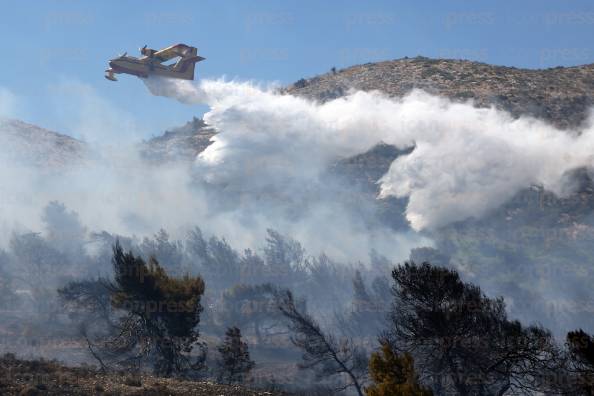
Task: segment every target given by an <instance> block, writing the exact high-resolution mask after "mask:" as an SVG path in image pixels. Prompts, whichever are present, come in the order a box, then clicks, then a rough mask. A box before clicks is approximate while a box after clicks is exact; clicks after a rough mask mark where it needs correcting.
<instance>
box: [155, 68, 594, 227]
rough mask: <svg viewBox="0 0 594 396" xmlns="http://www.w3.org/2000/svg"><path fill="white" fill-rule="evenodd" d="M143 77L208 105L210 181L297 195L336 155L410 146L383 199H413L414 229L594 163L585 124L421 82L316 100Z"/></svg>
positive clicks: (561, 189) (560, 190) (385, 184)
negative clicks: (516, 110) (446, 92)
mask: <svg viewBox="0 0 594 396" xmlns="http://www.w3.org/2000/svg"><path fill="white" fill-rule="evenodd" d="M145 83H146V84H147V86H148V88H149V90H150V91H151V92H152V93H153V94H155V95H162V96H168V97H172V98H175V99H177V100H179V101H181V102H183V103H190V104H197V103H203V104H207V105H208V106H210V108H211V110H210V111H209V112H208V113H207V114H206V115H205V117H204V118H205V120H206V122H207V123H208V124H210V125H211V126H213V127H215V128H216V129H217V130H219V131H220V133H219V134H218V135H216V136H215V137H214V138H213V142H212V144H211V145H210V146H209V147H208V148H207V149H206V150H205V151H204V152H203V153H201V154H200V156H199V157H198V159H197V162H196V167H197V168H198V169H199V170H200V172H201V174H202V175H203V177H204V179H205V180H207V181H210V182H217V183H225V184H228V185H233V186H237V185H242V186H244V188H249V189H252V190H258V191H265V190H267V189H269V188H271V187H272V186H277V187H278V186H285V187H286V190H285V191H284V192H285V193H286V194H287V195H289V196H295V195H297V196H299V192H298V191H297V192H296V191H291V188H293V187H295V186H300V187H301V186H305V185H307V184H308V183H311V182H312V181H315V180H317V179H318V178H319V176H320V174H322V173H323V170H324V169H325V168H326V167H327V166H328V165H329V164H330V163H331V162H332V161H336V160H337V159H338V158H344V157H348V156H352V155H355V154H359V153H362V152H364V151H366V150H368V149H369V148H371V147H372V146H373V145H375V144H377V143H379V142H385V143H388V144H392V145H395V146H397V147H398V148H401V149H405V148H408V147H413V146H414V150H413V151H412V153H411V154H409V155H404V156H400V157H399V158H397V159H396V160H395V161H394V162H393V163H392V164H391V167H390V169H389V171H388V172H387V173H386V174H385V175H384V176H383V177H382V178H381V180H380V181H379V183H380V185H381V194H380V198H381V197H388V196H395V197H406V198H408V206H407V208H406V217H407V219H408V220H409V222H410V224H411V226H412V228H413V229H415V230H424V229H429V230H431V229H437V228H439V227H441V226H443V225H446V224H448V223H451V222H455V221H460V220H464V219H467V218H469V217H480V216H483V215H484V214H486V213H487V212H489V211H490V210H492V209H495V208H497V207H499V206H500V205H501V204H503V203H505V202H506V201H507V200H509V199H510V198H512V197H513V196H514V194H516V193H517V192H518V191H519V190H521V189H523V188H526V187H528V186H530V185H531V184H539V185H543V186H544V187H545V188H547V189H549V190H551V191H553V192H555V193H557V194H559V195H563V194H567V193H568V192H569V191H568V189H567V188H566V186H567V183H566V182H567V180H565V175H566V174H567V172H568V171H570V170H572V169H575V168H578V167H582V166H586V167H590V166H591V165H592V163H593V156H592V152H593V151H592V149H593V148H594V136H593V134H594V130H593V128H592V127H589V128H587V129H585V130H583V131H580V132H579V133H578V132H575V131H574V132H568V131H560V130H557V129H556V128H554V127H552V126H550V125H547V124H546V123H544V122H541V121H539V120H536V119H532V118H520V119H513V118H512V117H511V116H510V115H509V114H507V113H505V112H502V111H499V110H496V109H494V108H489V109H479V108H476V107H474V106H473V105H472V103H453V102H451V101H449V100H447V99H444V98H440V97H436V96H431V95H429V94H427V93H425V92H422V91H413V92H411V93H410V94H409V95H407V96H406V97H404V98H402V99H393V98H388V97H386V96H384V95H382V94H381V93H379V92H353V93H351V94H349V95H347V96H346V97H343V98H339V99H335V100H332V101H330V102H326V103H323V104H319V103H315V102H312V101H308V100H306V99H303V98H298V97H294V96H291V95H281V94H278V93H277V92H275V91H274V90H273V89H262V88H259V87H257V86H254V85H252V84H249V83H236V82H225V81H210V80H205V81H201V82H199V83H193V82H188V81H181V80H163V79H154V78H151V79H147V80H145ZM590 125H591V123H590ZM289 180H290V181H292V182H291V183H287V181H289Z"/></svg>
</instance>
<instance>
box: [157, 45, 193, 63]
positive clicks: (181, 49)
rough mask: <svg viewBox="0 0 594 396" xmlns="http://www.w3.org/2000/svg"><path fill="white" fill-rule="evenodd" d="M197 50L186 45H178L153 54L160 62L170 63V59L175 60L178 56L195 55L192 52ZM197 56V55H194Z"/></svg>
mask: <svg viewBox="0 0 594 396" xmlns="http://www.w3.org/2000/svg"><path fill="white" fill-rule="evenodd" d="M193 50H195V48H194V47H190V46H188V45H185V44H176V45H172V46H171V47H167V48H164V49H162V50H159V51H157V52H155V53H154V54H153V57H154V58H156V59H157V60H159V61H160V62H165V61H168V60H169V59H172V58H175V57H176V56H182V57H183V56H188V55H193V54H192V52H193ZM194 55H195V53H194Z"/></svg>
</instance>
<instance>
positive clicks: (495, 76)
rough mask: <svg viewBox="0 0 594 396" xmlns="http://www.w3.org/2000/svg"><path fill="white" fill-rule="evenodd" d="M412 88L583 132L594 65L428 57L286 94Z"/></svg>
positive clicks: (306, 84) (593, 94) (362, 69)
mask: <svg viewBox="0 0 594 396" xmlns="http://www.w3.org/2000/svg"><path fill="white" fill-rule="evenodd" d="M414 88H420V89H424V90H426V91H428V92H431V93H435V94H439V95H443V96H446V97H449V98H452V99H454V100H462V101H465V100H468V99H472V100H473V101H474V102H475V103H476V105H477V106H483V107H484V106H491V105H495V106H497V107H498V108H501V109H504V110H507V111H509V112H510V113H511V114H513V115H514V116H520V115H522V114H528V115H531V116H535V117H538V118H542V119H544V120H547V121H549V122H551V123H553V124H555V125H557V126H558V127H561V128H569V127H579V126H580V125H582V124H583V122H584V121H585V119H586V117H587V113H588V110H589V108H590V107H591V106H592V105H594V64H590V65H583V66H576V67H567V68H564V67H556V68H552V69H542V70H533V69H518V68H515V67H505V66H493V65H488V64H484V63H479V62H470V61H464V60H448V59H429V58H425V57H416V58H404V59H398V60H392V61H386V62H378V63H366V64H364V65H358V66H352V67H349V68H346V69H342V70H338V71H331V72H329V73H326V74H323V75H320V76H316V77H313V78H308V79H301V80H299V81H297V82H296V83H294V84H292V85H291V86H289V87H288V88H287V89H286V90H285V92H287V93H291V94H295V95H302V96H306V97H309V98H312V99H316V100H320V101H325V100H329V99H333V98H336V97H339V96H342V95H344V94H345V93H346V92H348V90H349V89H358V90H364V91H370V90H379V91H382V92H384V93H386V94H388V95H390V96H403V95H405V94H406V93H407V92H409V91H410V90H412V89H414Z"/></svg>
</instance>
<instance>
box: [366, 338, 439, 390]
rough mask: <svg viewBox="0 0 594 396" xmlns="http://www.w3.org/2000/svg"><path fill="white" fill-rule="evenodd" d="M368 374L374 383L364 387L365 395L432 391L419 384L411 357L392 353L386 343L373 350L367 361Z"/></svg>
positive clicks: (406, 354)
mask: <svg viewBox="0 0 594 396" xmlns="http://www.w3.org/2000/svg"><path fill="white" fill-rule="evenodd" d="M369 374H370V376H371V379H372V380H373V382H374V384H373V385H371V386H370V387H368V388H367V389H365V393H366V394H367V396H431V395H432V394H433V393H432V392H431V390H430V389H427V388H425V387H423V386H422V385H420V384H419V382H418V378H417V374H416V373H415V369H414V363H413V358H412V356H411V355H410V354H408V353H405V354H403V355H398V354H396V353H394V351H393V350H392V348H390V346H389V344H388V343H384V344H383V345H382V349H381V351H380V352H374V353H373V354H372V355H371V359H370V361H369Z"/></svg>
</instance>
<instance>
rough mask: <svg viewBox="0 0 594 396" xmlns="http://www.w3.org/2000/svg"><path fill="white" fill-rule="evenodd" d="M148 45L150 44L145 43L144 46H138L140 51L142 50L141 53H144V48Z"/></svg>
mask: <svg viewBox="0 0 594 396" xmlns="http://www.w3.org/2000/svg"><path fill="white" fill-rule="evenodd" d="M147 45H148V44H145V45H144V47H142V48H138V51H140V53H141V54H142V53H144V50H145V49H146V47H147Z"/></svg>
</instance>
